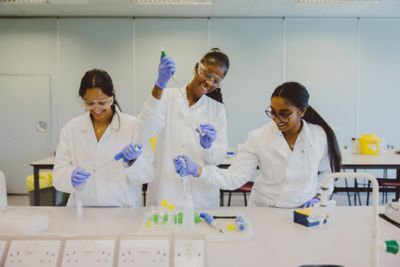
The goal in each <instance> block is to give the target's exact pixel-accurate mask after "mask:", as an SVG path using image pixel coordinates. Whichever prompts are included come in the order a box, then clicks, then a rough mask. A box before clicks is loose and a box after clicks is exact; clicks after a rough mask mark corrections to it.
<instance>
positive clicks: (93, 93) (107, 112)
mask: <svg viewBox="0 0 400 267" xmlns="http://www.w3.org/2000/svg"><path fill="white" fill-rule="evenodd" d="M82 100H83V104H84V106H85V108H86V110H87V111H89V112H90V114H91V115H92V118H93V119H94V120H95V121H99V122H100V121H107V120H109V119H110V118H112V116H113V111H112V109H111V105H112V104H113V101H114V98H113V97H110V96H108V95H106V94H105V93H103V91H102V90H101V89H100V88H90V89H87V90H86V92H85V94H84V95H83V97H82Z"/></svg>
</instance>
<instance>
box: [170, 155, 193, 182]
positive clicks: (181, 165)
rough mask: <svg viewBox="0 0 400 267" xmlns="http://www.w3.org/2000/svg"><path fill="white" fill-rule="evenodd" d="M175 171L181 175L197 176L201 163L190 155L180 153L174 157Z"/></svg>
mask: <svg viewBox="0 0 400 267" xmlns="http://www.w3.org/2000/svg"><path fill="white" fill-rule="evenodd" d="M174 165H175V171H176V173H178V174H179V175H180V176H181V177H184V176H188V175H192V176H193V177H197V174H198V171H199V165H197V164H196V163H194V162H193V161H192V160H191V159H190V158H189V157H187V156H185V155H180V156H178V157H176V158H174Z"/></svg>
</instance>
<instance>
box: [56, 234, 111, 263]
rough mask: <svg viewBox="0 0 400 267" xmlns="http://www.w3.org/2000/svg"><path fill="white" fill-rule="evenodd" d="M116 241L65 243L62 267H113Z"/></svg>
mask: <svg viewBox="0 0 400 267" xmlns="http://www.w3.org/2000/svg"><path fill="white" fill-rule="evenodd" d="M114 250H115V240H96V239H92V240H91V239H89V240H78V239H70V240H67V241H65V248H64V254H63V259H62V264H61V266H62V267H77V266H85V267H86V266H96V267H112V266H113V261H114Z"/></svg>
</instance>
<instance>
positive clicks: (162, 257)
mask: <svg viewBox="0 0 400 267" xmlns="http://www.w3.org/2000/svg"><path fill="white" fill-rule="evenodd" d="M169 262H170V240H121V241H120V247H119V255H118V267H128V266H130V267H136V266H146V267H169V266H170V264H169Z"/></svg>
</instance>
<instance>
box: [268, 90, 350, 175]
mask: <svg viewBox="0 0 400 267" xmlns="http://www.w3.org/2000/svg"><path fill="white" fill-rule="evenodd" d="M274 96H275V97H276V96H279V97H283V98H285V99H287V100H288V101H290V103H292V104H293V105H295V106H296V107H298V108H300V109H303V110H304V109H306V112H305V113H304V117H303V119H304V120H305V121H307V122H310V123H313V124H317V125H319V126H321V127H322V128H323V129H324V131H325V133H326V136H327V139H328V153H329V157H330V165H331V169H332V171H340V169H341V164H342V156H341V154H340V149H339V145H338V142H337V139H336V135H335V133H334V132H333V130H332V128H331V127H330V126H329V125H328V123H327V122H326V121H325V120H324V119H323V118H322V117H321V116H320V115H319V114H318V112H317V111H315V109H313V108H312V107H311V106H310V105H309V104H308V100H309V98H310V95H309V94H308V92H307V89H306V88H305V87H304V86H303V85H301V84H300V83H297V82H286V83H283V84H281V85H279V86H278V87H277V88H276V89H275V91H274V92H273V93H272V96H271V98H272V97H274Z"/></svg>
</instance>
